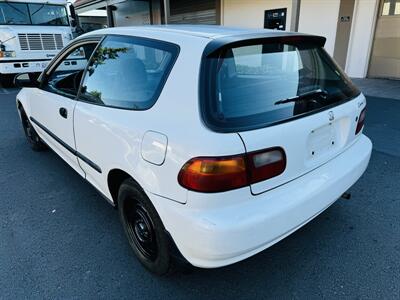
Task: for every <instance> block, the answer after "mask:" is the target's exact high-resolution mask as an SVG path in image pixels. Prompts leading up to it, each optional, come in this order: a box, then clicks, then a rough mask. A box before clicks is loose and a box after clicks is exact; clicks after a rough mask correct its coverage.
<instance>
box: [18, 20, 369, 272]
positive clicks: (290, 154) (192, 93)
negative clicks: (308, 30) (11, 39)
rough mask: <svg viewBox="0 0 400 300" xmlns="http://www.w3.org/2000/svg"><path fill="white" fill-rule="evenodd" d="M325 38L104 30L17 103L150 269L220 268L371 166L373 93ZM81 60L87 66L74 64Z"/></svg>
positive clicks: (32, 137)
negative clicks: (110, 211)
mask: <svg viewBox="0 0 400 300" xmlns="http://www.w3.org/2000/svg"><path fill="white" fill-rule="evenodd" d="M324 43H325V39H324V38H322V37H318V36H311V35H303V34H298V33H288V32H281V31H267V30H249V29H246V30H245V29H233V28H225V27H218V26H154V27H151V26H150V27H136V28H135V27H125V28H110V29H105V30H100V31H94V32H91V33H89V34H85V35H83V36H81V37H79V38H78V39H76V40H74V41H73V42H72V43H71V44H69V45H68V46H67V47H66V48H65V49H64V50H63V51H62V52H61V53H60V54H59V55H58V56H57V57H56V58H55V59H54V60H53V61H52V62H51V63H50V65H49V66H48V67H47V69H46V70H45V71H44V72H43V74H42V75H41V77H40V78H39V80H38V81H37V82H31V81H27V80H24V79H23V77H22V76H19V77H17V78H16V83H17V84H19V85H22V86H26V88H24V89H22V90H21V92H20V93H19V94H18V96H17V107H18V110H19V112H20V116H21V120H22V124H23V127H24V130H25V133H26V137H27V139H28V141H29V143H30V145H31V146H32V148H33V149H34V150H42V149H45V148H47V147H50V148H51V149H52V150H54V151H55V152H56V153H57V154H58V155H59V156H60V157H61V158H63V159H64V160H65V161H66V162H67V163H68V164H69V165H70V166H71V167H72V168H73V169H75V170H76V172H78V173H79V174H80V175H81V176H82V177H83V178H85V179H86V180H87V181H88V182H89V183H90V184H92V185H93V186H94V187H95V188H96V189H97V190H98V191H99V192H100V193H101V194H102V195H103V196H104V197H105V198H106V199H107V200H108V201H109V202H110V203H111V204H112V205H114V206H117V207H118V210H119V213H120V217H121V221H122V224H123V227H124V229H125V232H126V235H127V238H128V241H129V243H130V245H131V247H132V249H133V251H134V252H135V254H136V256H137V257H138V259H139V260H140V262H141V263H142V264H143V265H144V266H145V267H146V268H147V269H148V270H150V271H152V272H154V273H156V274H164V273H166V272H168V270H169V269H170V267H171V265H172V263H173V262H175V261H176V260H175V259H173V258H174V257H180V258H184V260H185V261H187V262H189V263H190V264H192V265H194V266H198V267H203V268H214V267H221V266H225V265H229V264H232V263H235V262H237V261H240V260H243V259H245V258H247V257H249V256H252V255H254V254H256V253H258V252H260V251H262V250H264V249H266V248H268V247H270V246H271V245H273V244H275V243H276V242H278V241H279V240H281V239H283V238H284V237H286V236H287V235H289V234H291V233H292V232H294V231H295V230H297V229H299V228H300V227H301V226H303V225H305V224H306V223H307V222H309V221H310V220H312V219H313V218H314V217H316V216H317V215H318V214H320V213H321V212H322V211H324V210H325V209H326V208H328V207H329V206H330V205H331V204H332V203H334V202H335V201H336V200H337V199H338V198H340V196H341V195H342V194H343V193H344V192H345V191H346V190H347V189H348V188H350V187H351V186H352V185H353V184H354V183H355V182H356V181H357V180H358V178H359V177H360V176H361V175H362V174H363V172H364V171H365V169H366V168H367V165H368V162H369V159H370V155H371V148H372V144H371V142H370V140H369V139H368V138H367V137H366V136H365V135H363V134H362V130H363V125H364V119H365V107H366V101H365V97H364V96H363V95H362V94H361V93H360V92H359V91H358V89H357V88H356V87H355V86H354V85H353V84H352V83H351V82H350V80H349V79H348V78H347V77H346V76H345V75H344V74H343V72H342V71H341V70H340V69H339V67H338V66H337V65H336V64H335V63H334V62H333V61H332V59H331V58H330V57H329V55H328V54H327V53H326V52H325V50H324V49H323V46H324ZM77 51H78V52H80V53H83V54H84V55H85V56H86V60H87V63H86V64H85V66H82V65H71V63H70V60H69V56H70V55H73V54H74V53H76V52H77ZM104 225H105V226H107V224H104ZM316 238H320V239H321V238H323V237H316Z"/></svg>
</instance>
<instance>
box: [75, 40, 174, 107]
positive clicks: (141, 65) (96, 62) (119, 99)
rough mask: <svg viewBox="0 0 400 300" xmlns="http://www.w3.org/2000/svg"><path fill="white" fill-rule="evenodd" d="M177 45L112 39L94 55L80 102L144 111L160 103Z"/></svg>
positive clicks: (102, 45)
mask: <svg viewBox="0 0 400 300" xmlns="http://www.w3.org/2000/svg"><path fill="white" fill-rule="evenodd" d="M178 51H179V48H178V46H176V45H173V44H169V43H165V42H161V41H154V40H148V39H142V38H136V37H125V36H109V37H107V38H106V39H105V40H104V41H103V42H102V43H101V45H100V46H99V47H98V49H97V50H96V52H95V53H94V55H93V57H92V59H91V61H90V63H89V66H88V69H87V72H86V74H85V78H84V81H83V85H82V91H81V95H80V97H81V99H82V100H84V101H88V102H92V103H95V104H99V105H104V106H110V107H116V108H124V109H134V110H144V109H148V108H150V107H151V106H152V105H153V104H154V103H155V102H156V100H157V98H158V95H159V94H160V92H161V90H162V88H163V85H164V83H165V81H166V79H167V77H168V75H169V72H170V71H171V68H172V66H173V64H174V62H175V60H176V57H177V55H178Z"/></svg>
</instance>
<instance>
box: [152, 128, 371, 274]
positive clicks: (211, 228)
mask: <svg viewBox="0 0 400 300" xmlns="http://www.w3.org/2000/svg"><path fill="white" fill-rule="evenodd" d="M371 151H372V143H371V141H370V140H369V139H368V138H367V137H366V136H364V135H362V136H360V138H359V139H358V140H357V141H356V142H355V143H354V144H353V145H352V146H351V147H350V148H348V149H347V150H346V151H344V152H343V153H341V154H340V155H339V156H337V157H336V158H334V159H333V160H331V161H329V162H328V163H326V164H325V165H323V166H321V167H319V168H317V169H315V170H313V171H311V172H309V173H307V174H306V175H304V176H302V177H300V178H297V179H295V180H293V181H291V182H289V183H287V184H284V185H282V186H280V187H277V188H275V189H273V190H270V191H268V192H265V193H263V194H260V195H257V196H252V195H251V194H250V192H249V189H246V188H244V189H241V191H236V192H227V193H219V194H214V195H213V196H211V194H209V195H210V196H209V197H215V195H217V196H218V197H217V198H216V200H218V198H220V199H221V203H226V201H227V200H225V199H224V198H226V197H228V198H230V199H232V203H234V204H233V205H222V204H221V205H219V206H218V205H214V206H212V207H210V206H207V205H204V206H203V207H201V206H196V205H191V196H190V195H189V198H188V203H187V204H186V205H182V204H178V203H175V202H173V201H168V200H166V199H165V198H162V197H159V196H156V195H153V194H151V195H150V198H151V200H152V201H153V203H154V205H155V206H156V209H157V211H158V212H159V214H160V216H161V219H162V220H163V222H164V225H165V228H166V229H167V230H168V231H169V232H170V234H171V236H172V238H173V240H174V242H175V244H176V245H177V247H178V249H179V251H180V252H181V253H182V255H183V256H184V257H185V258H186V259H187V260H188V261H189V262H190V263H191V264H193V265H194V266H198V267H203V268H214V267H221V266H225V265H229V264H232V263H235V262H237V261H240V260H243V259H245V258H247V257H250V256H252V255H254V254H256V253H258V252H260V251H262V250H264V249H266V248H268V247H270V246H272V245H273V244H275V243H277V242H278V241H280V240H281V239H283V238H285V237H286V236H288V235H289V234H291V233H292V232H294V231H296V230H297V229H299V228H300V227H302V226H303V225H305V224H306V223H308V222H309V221H311V220H312V219H313V218H315V217H316V216H317V215H318V214H320V213H321V212H323V211H324V210H325V209H326V208H328V207H329V206H330V205H331V204H332V203H334V202H335V201H336V200H337V199H338V198H339V197H340V196H341V195H342V194H343V193H344V192H345V191H346V190H347V189H349V188H350V187H351V186H352V185H353V184H354V183H355V182H356V181H357V180H358V179H359V178H360V176H361V175H362V174H363V173H364V171H365V169H366V168H367V166H368V162H369V159H370V156H371ZM189 193H191V192H189ZM194 194H196V193H194ZM240 195H242V196H240ZM201 197H207V194H201ZM232 197H246V199H244V198H243V199H240V201H236V199H233V198H232ZM193 199H195V200H193V202H196V201H199V199H200V198H198V199H197V200H196V197H195V195H193ZM216 202H217V201H216Z"/></svg>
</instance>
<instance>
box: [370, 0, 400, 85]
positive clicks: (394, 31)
mask: <svg viewBox="0 0 400 300" xmlns="http://www.w3.org/2000/svg"><path fill="white" fill-rule="evenodd" d="M368 76H369V77H383V78H396V79H400V0H382V1H381V5H380V11H379V16H378V21H377V24H376V32H375V38H374V46H373V49H372V56H371V63H370V66H369V72H368Z"/></svg>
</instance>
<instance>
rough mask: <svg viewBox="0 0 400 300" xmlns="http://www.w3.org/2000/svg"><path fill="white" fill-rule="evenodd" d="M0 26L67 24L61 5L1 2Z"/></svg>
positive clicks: (65, 13) (65, 12)
mask: <svg viewBox="0 0 400 300" xmlns="http://www.w3.org/2000/svg"><path fill="white" fill-rule="evenodd" d="M0 25H47V26H68V25H69V22H68V15H67V10H66V9H65V7H64V6H62V5H51V4H38V3H35V4H28V3H15V2H2V3H0Z"/></svg>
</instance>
